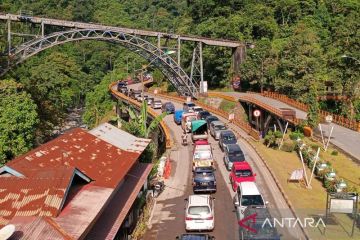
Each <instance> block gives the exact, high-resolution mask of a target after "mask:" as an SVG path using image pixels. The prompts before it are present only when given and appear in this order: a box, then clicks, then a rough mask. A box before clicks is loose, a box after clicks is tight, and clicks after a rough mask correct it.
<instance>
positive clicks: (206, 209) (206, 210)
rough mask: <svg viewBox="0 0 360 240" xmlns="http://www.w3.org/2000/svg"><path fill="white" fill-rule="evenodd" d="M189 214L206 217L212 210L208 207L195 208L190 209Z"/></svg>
mask: <svg viewBox="0 0 360 240" xmlns="http://www.w3.org/2000/svg"><path fill="white" fill-rule="evenodd" d="M188 213H189V214H192V215H205V214H209V213H210V208H209V207H208V206H193V207H189V210H188Z"/></svg>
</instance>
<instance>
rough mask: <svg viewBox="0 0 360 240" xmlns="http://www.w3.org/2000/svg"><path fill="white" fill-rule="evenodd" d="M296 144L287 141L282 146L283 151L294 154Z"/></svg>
mask: <svg viewBox="0 0 360 240" xmlns="http://www.w3.org/2000/svg"><path fill="white" fill-rule="evenodd" d="M295 146H296V143H295V142H294V141H285V142H284V143H283V145H282V146H281V150H283V151H284V152H292V151H294V149H295Z"/></svg>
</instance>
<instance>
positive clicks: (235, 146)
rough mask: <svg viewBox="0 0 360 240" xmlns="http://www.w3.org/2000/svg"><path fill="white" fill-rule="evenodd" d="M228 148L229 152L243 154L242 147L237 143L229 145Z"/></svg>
mask: <svg viewBox="0 0 360 240" xmlns="http://www.w3.org/2000/svg"><path fill="white" fill-rule="evenodd" d="M226 148H227V149H228V151H229V152H238V151H240V152H242V150H241V148H240V146H239V145H238V144H236V143H234V144H227V145H226Z"/></svg>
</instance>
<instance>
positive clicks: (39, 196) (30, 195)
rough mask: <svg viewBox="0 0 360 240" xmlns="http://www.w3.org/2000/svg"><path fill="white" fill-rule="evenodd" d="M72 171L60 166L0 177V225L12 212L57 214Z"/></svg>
mask: <svg viewBox="0 0 360 240" xmlns="http://www.w3.org/2000/svg"><path fill="white" fill-rule="evenodd" d="M28 172H32V170H29V171H28ZM74 172H75V169H74V168H68V167H62V168H58V169H56V170H55V169H51V170H50V169H49V170H47V171H43V172H38V173H36V171H33V172H32V173H33V175H32V176H31V178H18V177H4V178H0V226H1V225H6V224H7V223H8V222H9V220H11V219H12V218H13V217H15V216H49V217H55V216H57V215H58V214H59V212H60V210H61V207H62V205H63V203H64V201H65V197H66V193H67V189H68V188H69V186H70V184H71V181H72V179H73V175H74ZM42 173H43V174H42Z"/></svg>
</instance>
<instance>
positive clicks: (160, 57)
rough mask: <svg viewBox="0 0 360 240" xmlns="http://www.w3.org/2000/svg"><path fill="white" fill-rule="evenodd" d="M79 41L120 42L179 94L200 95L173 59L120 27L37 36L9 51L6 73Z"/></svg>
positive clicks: (193, 83) (196, 85)
mask: <svg viewBox="0 0 360 240" xmlns="http://www.w3.org/2000/svg"><path fill="white" fill-rule="evenodd" d="M79 40H100V41H107V42H112V43H119V44H121V45H122V46H124V47H126V48H127V49H129V50H131V51H133V52H135V53H137V54H139V55H140V56H142V57H143V58H145V59H147V60H148V61H149V62H152V63H153V64H154V65H156V66H157V67H158V68H159V69H160V70H161V71H162V73H163V74H164V75H165V76H166V77H167V78H168V79H169V81H170V82H171V84H173V85H174V87H175V88H176V90H177V91H178V93H179V94H181V95H183V96H192V97H195V98H196V97H197V96H198V89H199V86H198V84H197V83H195V82H193V81H191V79H190V78H189V76H188V75H187V74H186V72H185V71H184V70H183V69H182V68H181V67H180V65H179V64H178V63H177V62H176V61H175V60H174V59H172V58H171V57H170V56H169V55H167V54H166V53H165V52H164V51H162V50H161V49H160V48H158V47H156V46H154V45H153V44H152V43H150V42H148V41H146V40H144V39H142V38H140V37H137V36H135V35H132V34H128V33H125V32H122V31H119V30H104V29H72V30H68V31H63V32H55V33H52V34H50V35H46V36H43V37H40V38H35V39H34V40H31V41H29V42H26V43H24V44H22V45H20V46H19V47H17V48H14V49H12V50H11V51H10V52H9V60H10V64H9V66H8V67H7V68H6V69H4V71H3V72H4V73H5V72H7V71H8V70H9V69H10V68H11V67H13V66H15V65H17V64H19V63H21V62H23V61H25V60H26V59H27V58H29V57H31V56H33V55H35V54H37V53H39V52H41V51H43V50H45V49H48V48H51V47H53V46H57V45H61V44H64V43H68V42H73V41H79Z"/></svg>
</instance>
